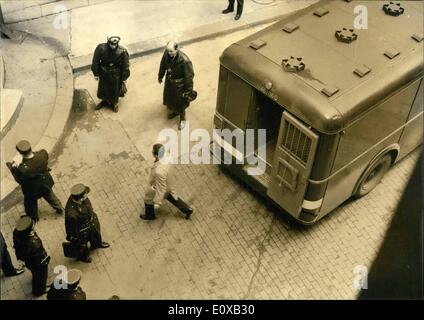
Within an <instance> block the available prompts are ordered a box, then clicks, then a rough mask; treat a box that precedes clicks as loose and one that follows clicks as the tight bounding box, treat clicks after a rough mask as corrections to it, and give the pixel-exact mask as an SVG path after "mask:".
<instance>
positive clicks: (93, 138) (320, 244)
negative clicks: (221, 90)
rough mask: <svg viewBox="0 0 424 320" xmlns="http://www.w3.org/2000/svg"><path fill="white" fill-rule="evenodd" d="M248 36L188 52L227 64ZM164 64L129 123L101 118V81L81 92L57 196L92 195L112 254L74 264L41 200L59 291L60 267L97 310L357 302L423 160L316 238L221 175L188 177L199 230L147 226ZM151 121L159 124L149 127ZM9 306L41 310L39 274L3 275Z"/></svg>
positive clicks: (201, 116)
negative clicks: (110, 303) (36, 295)
mask: <svg viewBox="0 0 424 320" xmlns="http://www.w3.org/2000/svg"><path fill="white" fill-rule="evenodd" d="M241 35H243V34H237V35H232V36H228V37H223V38H222V39H216V40H215V42H214V43H215V44H216V48H214V49H210V51H207V49H206V48H208V46H209V48H210V42H207V41H206V42H203V43H199V44H194V45H192V46H189V47H187V48H186V49H187V51H188V52H190V53H191V55H192V56H193V57H194V58H196V52H197V53H198V52H201V53H203V54H204V53H205V52H207V53H208V55H207V56H206V57H205V56H204V59H205V60H207V59H213V60H214V61H217V57H218V56H219V51H220V50H221V49H222V47H225V45H228V44H229V43H231V41H233V40H234V37H240V36H241ZM159 58H160V55H153V56H152V57H144V58H142V59H140V60H137V61H134V62H132V68H133V70H134V73H133V75H132V80H131V81H133V82H132V83H130V84H129V88H132V92H129V96H128V97H126V98H125V99H126V100H125V101H124V102H123V103H122V108H121V110H120V112H119V113H118V114H114V113H112V112H111V111H110V110H102V111H101V112H94V111H93V108H94V104H95V102H94V101H93V100H92V99H91V97H90V96H93V94H94V93H93V90H94V89H93V88H95V82H94V81H93V80H89V79H91V78H90V77H91V75H85V76H82V78H84V77H85V78H84V79H85V80H84V79H82V80H81V79H77V81H76V85H77V87H87V88H88V92H90V95H89V94H88V93H87V91H81V90H78V91H77V94H76V96H75V101H74V102H75V103H74V104H75V105H74V109H75V110H74V111H75V112H74V114H73V119H71V121H70V124H71V125H70V127H69V129H68V133H67V136H66V138H65V140H64V142H63V148H62V149H61V151H60V153H59V154H57V155H56V157H55V158H56V161H54V162H53V166H52V167H53V171H52V173H53V175H54V177H55V179H56V181H57V183H56V186H55V190H56V191H57V194H58V196H59V198H60V199H61V200H62V201H66V199H67V197H68V195H69V190H70V187H71V186H72V185H73V184H74V183H76V182H83V183H85V184H87V185H89V186H90V187H91V190H92V192H91V194H90V198H91V200H92V202H93V205H94V208H95V209H96V211H97V212H98V214H99V218H100V222H101V224H102V230H103V235H104V239H105V240H106V241H109V242H110V243H111V248H110V249H105V250H97V251H95V252H93V262H92V263H91V264H84V263H80V262H76V261H74V260H72V259H68V258H64V257H63V253H62V248H61V243H62V241H64V239H65V233H64V221H63V217H59V216H56V215H55V213H54V211H53V210H52V209H51V208H50V207H49V206H48V205H47V204H46V203H45V202H42V201H41V200H40V207H41V210H40V211H41V221H40V223H39V224H38V225H37V230H38V233H39V235H40V236H41V238H42V240H43V242H44V245H45V247H46V249H47V251H48V252H49V253H50V255H51V256H52V261H51V263H50V268H51V276H50V280H52V279H53V268H54V266H56V265H66V266H67V267H68V268H73V267H78V268H79V269H81V270H82V271H83V279H82V283H81V285H82V287H83V288H84V290H85V291H86V292H87V296H88V298H90V299H107V298H108V297H110V296H112V295H114V294H116V295H119V296H121V298H127V299H134V298H135V299H353V298H355V296H356V294H357V292H356V290H355V289H354V288H353V280H354V277H355V274H354V272H353V269H354V268H355V266H357V265H365V266H367V267H370V266H371V263H372V260H373V258H374V256H375V254H376V252H377V250H378V248H379V246H380V243H381V241H382V239H383V236H384V233H385V231H386V229H387V227H388V224H389V223H390V220H391V217H392V215H393V213H394V210H395V208H396V205H397V203H398V201H399V199H400V196H401V194H402V191H403V189H404V187H405V185H406V183H407V181H408V178H409V175H410V173H411V172H412V170H413V167H414V165H415V163H416V161H417V157H418V151H416V152H414V153H413V154H411V155H410V156H408V157H407V158H405V159H404V160H403V161H401V162H400V163H398V164H397V165H396V166H395V167H394V168H393V169H392V170H391V171H390V172H388V174H387V175H386V176H385V178H384V179H383V181H382V183H381V184H379V185H378V186H377V188H376V189H375V190H374V191H373V192H372V193H371V194H369V195H368V196H366V197H364V198H361V199H359V200H356V201H354V202H348V203H346V204H345V205H343V206H342V207H340V208H339V209H337V210H335V211H334V212H333V213H332V214H331V215H329V216H328V217H326V218H324V219H323V220H322V221H320V222H318V223H317V224H316V225H314V226H312V227H300V226H290V224H287V219H286V218H285V217H282V216H281V215H280V214H278V213H277V212H276V211H274V209H271V208H270V207H269V206H268V205H267V204H266V203H265V202H264V201H263V200H261V199H260V198H259V197H258V196H257V195H256V194H255V193H254V192H253V191H251V190H250V189H248V188H246V187H245V186H244V185H242V184H241V183H240V182H238V181H237V180H236V179H234V178H232V177H230V176H227V175H226V174H224V173H223V172H222V171H221V170H220V169H219V167H218V166H215V165H184V166H183V165H181V166H178V170H177V184H178V186H179V187H180V193H181V196H182V197H183V198H184V199H186V200H187V202H189V203H190V204H192V205H193V206H194V208H195V210H196V211H195V213H194V214H193V216H192V218H191V220H185V219H183V217H182V216H181V215H180V214H179V213H178V212H177V211H176V209H175V208H173V207H172V206H169V205H165V206H163V207H162V208H161V210H160V211H159V213H158V219H157V220H155V221H149V222H145V221H141V220H140V219H139V217H138V216H139V214H140V212H141V211H142V210H143V199H142V198H143V194H144V190H145V186H146V183H147V177H148V175H147V169H148V168H149V165H150V164H151V160H152V159H151V157H150V153H149V152H147V146H149V145H151V143H152V141H150V140H149V139H150V138H147V137H150V136H153V133H154V132H153V131H154V130H159V129H160V125H161V124H163V123H165V121H166V120H164V118H165V116H164V115H163V114H161V113H160V112H159V111H157V110H163V109H158V108H159V107H158V106H157V104H160V99H161V87H160V86H158V85H157V84H155V86H156V87H154V86H153V85H149V84H148V83H147V82H148V81H152V79H155V78H156V75H155V74H153V75H149V74H150V73H152V72H153V71H151V70H156V68H157V60H158V59H159ZM196 59H197V58H196ZM196 67H197V70H198V72H199V73H201V72H200V70H202V72H203V74H205V73H206V72H208V71H209V70H212V69H216V68H217V62H215V63H211V64H208V63H206V62H205V63H204V64H202V63H201V62H200V61H199V62H197V63H195V68H196ZM150 69H151V70H150ZM199 69H200V70H199ZM155 72H157V70H156V71H155ZM210 72H211V75H210V77H204V76H203V78H202V76H199V77H201V78H202V79H203V80H204V83H203V84H201V85H200V84H199V86H200V87H201V88H204V92H207V95H208V96H207V97H206V98H202V99H204V101H203V102H202V103H204V106H203V105H202V108H200V106H196V108H194V106H193V109H191V110H190V111H189V114H188V116H189V119H190V120H193V123H194V125H195V126H197V127H198V126H206V123H204V122H203V121H209V122H210V123H211V121H212V114H213V108H214V99H215V97H216V96H214V95H216V82H217V80H216V79H217V77H216V72H212V71H210ZM140 75H143V77H141V76H140ZM138 76H140V78H138ZM149 77H150V78H152V79H150V78H149ZM136 81H139V83H137V82H136ZM82 84H84V86H82ZM136 84H137V85H138V86H139V88H140V89H139V90H138V89H137V86H136ZM147 93H149V94H147ZM143 95H144V97H145V99H142V98H143ZM153 97H155V98H153ZM198 103H200V102H198ZM150 104H152V105H153V106H151V107H149V106H148V105H150ZM203 107H204V108H203ZM191 108H192V107H191ZM155 110H156V111H155ZM155 113H156V114H161V115H160V116H153V114H155ZM143 116H144V122H143V121H142V120H143ZM146 117H147V118H148V117H152V118H151V119H150V118H149V122H148V123H146V121H145V119H146ZM144 125H145V126H144ZM173 125H176V124H175V123H173ZM207 125H210V124H207ZM155 126H156V127H155ZM18 197H19V194H18ZM17 200H19V199H17ZM17 203H18V204H15V205H11V206H9V207H8V208H6V210H5V212H3V213H2V215H1V223H2V226H1V227H2V232H3V234H4V235H5V238H6V241H7V244H9V249H11V248H10V246H11V231H12V228H13V226H14V224H15V222H16V220H17V219H18V217H19V215H20V214H21V213H22V212H23V206H22V205H21V204H20V201H17ZM12 256H13V257H14V255H12ZM1 295H2V296H1V298H2V299H31V298H32V297H31V294H30V274H29V272H28V271H27V272H25V274H24V275H22V276H19V277H14V278H4V277H3V276H2V278H1ZM41 299H44V298H43V297H42V298H41Z"/></svg>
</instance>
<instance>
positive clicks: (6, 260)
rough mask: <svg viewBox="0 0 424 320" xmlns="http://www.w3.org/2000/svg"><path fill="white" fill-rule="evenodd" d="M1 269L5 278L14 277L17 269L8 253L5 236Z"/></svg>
mask: <svg viewBox="0 0 424 320" xmlns="http://www.w3.org/2000/svg"><path fill="white" fill-rule="evenodd" d="M1 237H2V239H1V244H0V245H1V248H0V249H1V268H2V270H3V272H4V275H5V276H12V275H14V274H15V272H16V271H15V267H14V266H13V263H12V258H11V257H10V254H9V251H7V246H6V242H5V241H4V238H3V235H1Z"/></svg>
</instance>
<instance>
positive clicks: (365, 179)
mask: <svg viewBox="0 0 424 320" xmlns="http://www.w3.org/2000/svg"><path fill="white" fill-rule="evenodd" d="M391 165H392V157H391V155H390V154H386V155H384V156H382V157H381V158H380V159H378V160H377V161H376V162H375V163H374V164H373V165H371V166H370V167H368V169H367V170H365V173H364V175H363V176H362V178H361V181H360V183H359V185H358V187H357V188H356V191H355V193H354V195H353V196H354V197H355V198H360V197H363V196H365V195H366V194H368V193H369V192H371V191H372V190H373V189H374V188H375V187H376V186H377V185H378V184H379V183H380V182H381V179H383V177H384V175H385V174H386V172H387V171H389V169H390V167H391Z"/></svg>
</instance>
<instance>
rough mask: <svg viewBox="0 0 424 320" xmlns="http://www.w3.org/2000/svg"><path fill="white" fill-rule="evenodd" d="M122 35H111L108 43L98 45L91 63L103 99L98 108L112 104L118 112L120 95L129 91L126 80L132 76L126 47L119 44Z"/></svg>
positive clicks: (100, 96) (98, 95)
mask: <svg viewBox="0 0 424 320" xmlns="http://www.w3.org/2000/svg"><path fill="white" fill-rule="evenodd" d="M120 40H121V38H120V37H116V36H114V37H109V38H107V43H101V44H99V45H98V46H97V47H96V50H95V51H94V56H93V62H92V65H91V71H92V72H93V74H94V77H95V78H96V80H99V85H98V87H97V97H98V98H99V99H101V100H102V101H101V102H100V103H99V104H98V105H97V106H96V110H99V109H101V108H103V107H106V106H110V107H111V108H112V109H113V111H114V112H118V109H119V107H118V100H119V97H123V96H124V95H125V94H126V92H127V87H126V84H125V81H126V80H127V79H128V78H129V76H130V62H129V55H128V52H127V50H126V49H125V48H123V47H121V46H120V45H119V41H120Z"/></svg>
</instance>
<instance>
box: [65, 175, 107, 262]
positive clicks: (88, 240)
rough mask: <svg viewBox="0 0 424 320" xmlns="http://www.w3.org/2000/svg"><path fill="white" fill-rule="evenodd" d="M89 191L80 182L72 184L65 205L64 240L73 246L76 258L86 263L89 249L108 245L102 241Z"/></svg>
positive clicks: (88, 257)
mask: <svg viewBox="0 0 424 320" xmlns="http://www.w3.org/2000/svg"><path fill="white" fill-rule="evenodd" d="M89 192H90V188H89V187H87V186H85V185H84V184H82V183H79V184H76V185H74V186H73V187H72V188H71V196H70V197H69V199H68V202H67V203H66V206H65V229H66V240H68V241H70V242H71V245H72V246H73V247H74V248H75V251H76V258H77V259H78V260H80V261H83V262H87V263H89V262H91V258H90V249H91V250H92V249H97V248H108V247H109V246H110V245H109V244H108V243H107V242H103V241H102V235H101V231H100V222H99V219H98V217H97V214H96V213H95V212H94V210H93V206H92V205H91V201H90V199H88V196H87V195H88V193H89ZM88 244H90V247H89V246H88Z"/></svg>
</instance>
